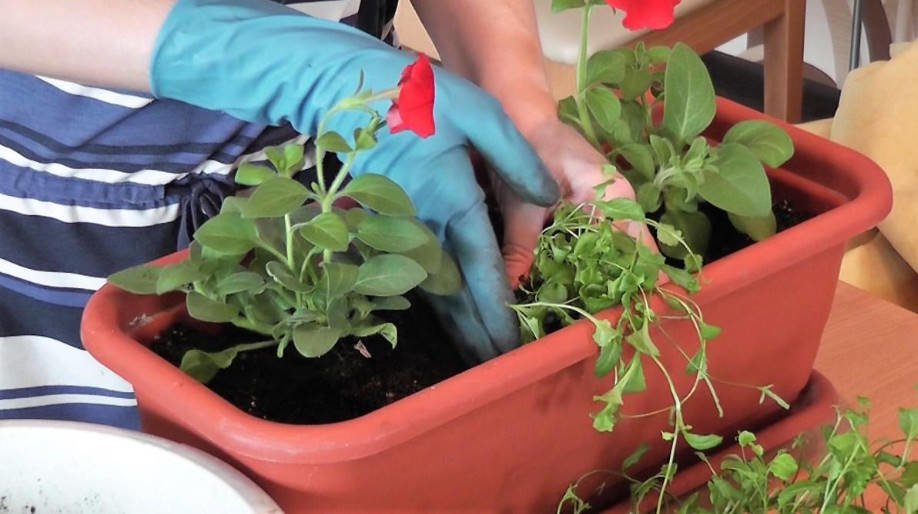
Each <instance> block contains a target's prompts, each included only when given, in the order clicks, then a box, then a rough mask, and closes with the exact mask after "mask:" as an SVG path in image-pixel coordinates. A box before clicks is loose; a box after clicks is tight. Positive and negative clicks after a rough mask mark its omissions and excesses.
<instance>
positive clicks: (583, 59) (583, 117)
mask: <svg viewBox="0 0 918 514" xmlns="http://www.w3.org/2000/svg"><path fill="white" fill-rule="evenodd" d="M592 8H593V6H592V5H590V3H589V2H587V4H586V5H585V6H584V7H583V15H582V18H581V22H580V53H579V55H578V56H577V92H576V93H575V94H574V103H575V104H577V116H578V117H579V118H580V126H581V128H583V134H584V136H586V138H587V140H588V141H589V142H590V144H592V145H593V146H594V147H595V148H597V149H598V148H599V139H598V138H597V137H596V130H595V129H594V128H593V121H592V120H591V119H590V113H589V112H588V111H587V105H586V87H587V83H586V79H587V57H588V56H587V52H588V49H587V45H588V43H589V38H590V14H591V13H592Z"/></svg>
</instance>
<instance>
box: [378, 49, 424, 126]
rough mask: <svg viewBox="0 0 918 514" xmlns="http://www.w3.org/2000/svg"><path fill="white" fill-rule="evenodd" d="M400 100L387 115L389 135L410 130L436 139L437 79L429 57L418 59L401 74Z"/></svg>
mask: <svg viewBox="0 0 918 514" xmlns="http://www.w3.org/2000/svg"><path fill="white" fill-rule="evenodd" d="M398 85H399V87H400V89H399V92H398V99H397V100H395V101H393V102H392V107H391V108H390V109H389V112H388V114H387V115H386V121H387V122H388V123H389V131H390V132H392V133H393V134H395V133H397V132H402V131H404V130H410V131H412V132H414V133H415V134H417V135H419V136H421V137H428V136H431V135H433V133H434V132H435V131H436V128H435V127H434V116H433V106H434V75H433V68H432V67H431V66H430V61H429V60H428V59H427V56H426V55H424V54H420V55H419V56H418V59H417V60H416V61H415V62H414V63H412V64H409V65H408V66H406V67H405V69H404V70H402V78H401V79H400V80H399V81H398Z"/></svg>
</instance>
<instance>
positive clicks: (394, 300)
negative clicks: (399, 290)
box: [371, 296, 411, 311]
mask: <svg viewBox="0 0 918 514" xmlns="http://www.w3.org/2000/svg"><path fill="white" fill-rule="evenodd" d="M371 303H372V304H373V310H374V311H404V310H407V309H409V308H410V307H411V302H409V301H408V299H407V298H405V297H404V296H384V297H381V298H374V299H373V301H372V302H371Z"/></svg>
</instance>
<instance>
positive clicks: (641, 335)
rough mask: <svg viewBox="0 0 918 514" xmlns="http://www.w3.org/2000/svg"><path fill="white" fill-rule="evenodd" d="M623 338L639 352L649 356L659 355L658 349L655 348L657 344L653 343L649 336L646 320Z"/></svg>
mask: <svg viewBox="0 0 918 514" xmlns="http://www.w3.org/2000/svg"><path fill="white" fill-rule="evenodd" d="M625 339H626V340H627V341H628V343H630V344H631V346H633V347H634V349H635V350H637V351H639V352H641V353H646V354H647V355H650V356H651V357H659V356H660V349H659V348H657V345H655V344H653V339H651V337H650V324H649V322H647V321H645V322H644V324H643V325H642V326H641V329H640V330H638V331H635V332H633V333H632V334H631V335H629V336H628V337H626V338H625Z"/></svg>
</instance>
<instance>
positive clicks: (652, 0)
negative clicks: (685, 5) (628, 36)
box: [606, 0, 681, 30]
mask: <svg viewBox="0 0 918 514" xmlns="http://www.w3.org/2000/svg"><path fill="white" fill-rule="evenodd" d="M680 1H681V0H606V3H607V4H609V7H612V8H613V9H621V10H623V11H625V19H624V20H623V22H622V25H624V26H625V28H626V29H628V30H642V29H650V30H659V29H665V28H666V27H669V26H670V25H672V23H673V10H674V9H675V8H676V5H677V4H678V3H679V2H680Z"/></svg>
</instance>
